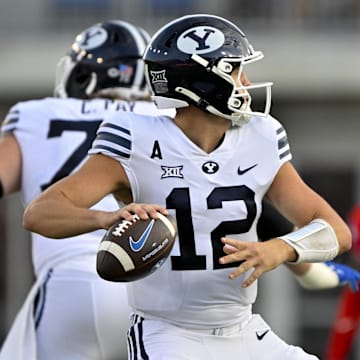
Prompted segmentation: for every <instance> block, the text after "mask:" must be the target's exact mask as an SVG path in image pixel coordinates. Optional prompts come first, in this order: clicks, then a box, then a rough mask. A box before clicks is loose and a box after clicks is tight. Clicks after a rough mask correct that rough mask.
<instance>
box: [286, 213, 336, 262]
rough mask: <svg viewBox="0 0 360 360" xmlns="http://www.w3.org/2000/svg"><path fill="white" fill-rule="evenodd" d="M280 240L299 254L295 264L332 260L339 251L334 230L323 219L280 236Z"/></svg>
mask: <svg viewBox="0 0 360 360" xmlns="http://www.w3.org/2000/svg"><path fill="white" fill-rule="evenodd" d="M279 239H282V240H284V241H285V242H286V243H287V244H289V245H290V246H291V247H293V248H294V249H295V251H296V252H297V254H298V258H297V260H296V261H294V263H303V262H323V261H327V260H332V259H333V258H334V257H335V256H336V255H337V254H338V251H339V243H338V241H337V237H336V234H335V232H334V230H333V228H332V227H331V225H330V224H328V223H327V222H326V221H325V220H322V219H315V220H313V221H311V222H310V223H309V224H308V225H305V226H303V227H302V228H300V229H298V230H296V231H293V232H291V233H289V234H286V235H284V236H279Z"/></svg>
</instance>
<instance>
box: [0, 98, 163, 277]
mask: <svg viewBox="0 0 360 360" xmlns="http://www.w3.org/2000/svg"><path fill="white" fill-rule="evenodd" d="M118 111H129V112H132V111H134V112H138V113H140V114H149V113H150V114H154V113H155V114H157V113H159V112H158V111H157V110H156V107H155V106H154V105H153V103H151V102H145V101H141V102H126V101H112V100H106V99H94V100H78V99H71V98H69V99H58V98H45V99H40V100H31V101H25V102H19V103H18V104H16V105H15V106H13V107H12V108H11V109H10V111H9V113H8V115H7V117H6V118H5V121H4V123H3V124H2V128H1V132H2V134H6V133H13V134H14V136H15V137H16V139H17V141H18V143H19V145H20V148H21V154H22V182H21V184H22V193H23V199H24V202H25V206H26V205H28V204H29V203H30V202H31V201H32V200H33V199H34V198H35V197H36V196H37V195H39V194H40V192H42V191H43V190H44V189H46V188H47V187H49V186H50V185H51V184H53V183H54V182H55V181H57V180H59V179H61V178H63V177H64V176H67V175H69V174H70V173H71V172H73V171H74V170H75V169H77V168H78V167H79V165H80V164H81V163H82V161H83V160H84V158H85V157H86V155H87V152H88V150H89V148H90V147H91V144H92V141H93V140H94V138H95V136H96V131H97V128H98V126H99V125H100V123H101V122H102V120H103V117H104V114H105V113H113V112H118ZM34 139H36V140H34ZM118 207H119V206H118V204H117V203H116V202H115V200H114V199H113V197H112V196H109V197H107V198H106V199H104V200H103V201H101V202H100V203H98V204H97V205H96V208H100V209H104V210H108V211H112V210H115V209H117V208H118ZM103 234H104V231H103V230H99V231H95V232H92V233H88V234H84V235H81V236H77V237H74V238H68V239H66V241H60V240H54V239H47V238H45V237H43V236H41V235H39V234H32V257H33V264H34V269H35V272H36V274H37V275H38V273H39V272H40V270H41V269H42V268H43V267H46V266H47V264H48V263H52V262H53V261H54V260H55V259H61V258H69V257H71V256H77V255H81V254H86V253H94V254H95V253H96V251H97V247H98V244H99V241H100V239H101V237H102V235H103ZM78 265H79V266H80V267H81V264H78ZM92 265H93V264H92ZM83 266H84V268H87V267H88V266H89V265H88V264H87V263H86V261H85V260H84V264H83Z"/></svg>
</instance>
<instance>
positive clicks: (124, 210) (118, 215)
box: [100, 203, 168, 229]
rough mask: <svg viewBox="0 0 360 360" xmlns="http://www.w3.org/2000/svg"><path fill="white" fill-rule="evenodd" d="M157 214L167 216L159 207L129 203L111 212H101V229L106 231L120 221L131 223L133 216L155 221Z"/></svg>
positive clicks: (161, 207)
mask: <svg viewBox="0 0 360 360" xmlns="http://www.w3.org/2000/svg"><path fill="white" fill-rule="evenodd" d="M158 212H160V213H162V214H163V215H168V211H167V210H166V208H164V207H163V206H161V205H156V204H140V203H131V204H128V205H125V206H123V207H121V208H120V209H119V210H116V211H113V212H102V214H100V216H102V217H103V218H102V223H103V228H104V229H108V228H109V227H110V226H112V225H113V224H114V223H115V222H116V221H118V220H120V219H125V220H129V221H131V220H132V216H133V215H134V214H137V215H138V216H139V217H140V219H143V220H147V219H148V218H149V217H151V218H153V219H157V218H158Z"/></svg>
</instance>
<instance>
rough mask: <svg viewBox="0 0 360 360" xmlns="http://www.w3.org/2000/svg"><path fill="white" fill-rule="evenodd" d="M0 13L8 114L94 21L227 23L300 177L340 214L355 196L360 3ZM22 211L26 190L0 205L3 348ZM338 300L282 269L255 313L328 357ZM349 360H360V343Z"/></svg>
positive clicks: (104, 0) (25, 272)
mask: <svg viewBox="0 0 360 360" xmlns="http://www.w3.org/2000/svg"><path fill="white" fill-rule="evenodd" d="M0 8H1V11H0V64H1V66H0V116H1V119H2V118H3V117H4V116H5V114H6V112H7V111H8V109H9V107H10V106H11V105H12V104H14V103H15V102H18V101H20V100H28V99H32V98H40V97H45V96H51V95H52V91H53V83H54V73H55V66H56V63H57V61H58V59H59V58H60V57H61V56H62V55H63V54H64V53H65V52H66V51H67V50H68V49H69V47H70V44H71V42H72V40H73V38H74V35H75V34H77V33H78V32H80V31H81V30H83V29H84V28H85V27H87V26H90V25H93V24H94V23H95V22H99V21H103V20H109V19H123V20H127V21H130V22H134V23H135V24H138V25H140V26H142V27H144V28H145V29H147V30H148V31H149V32H150V33H153V32H154V31H155V30H157V29H158V28H159V27H160V26H162V25H163V24H165V23H166V22H168V21H169V20H171V19H173V18H176V17H178V16H181V15H186V14H192V13H210V14H216V15H220V16H224V17H227V18H228V19H229V20H232V21H233V22H234V23H236V24H237V25H238V26H239V27H240V28H242V30H243V31H244V32H245V33H246V34H247V36H248V39H249V41H250V42H251V43H252V44H253V46H254V48H255V49H259V50H262V51H263V53H264V55H265V58H264V60H262V61H261V64H259V66H258V68H257V70H256V73H255V74H251V77H250V79H252V80H253V81H255V82H256V81H257V80H261V81H267V80H269V81H273V82H274V84H275V85H274V87H273V105H272V114H273V115H274V116H275V117H277V118H278V119H279V120H280V121H281V122H282V123H283V124H284V125H285V127H286V128H287V131H288V138H289V142H290V145H291V146H292V150H293V154H294V159H293V162H294V164H295V165H296V166H297V168H298V170H299V171H300V173H301V174H302V176H303V177H304V178H305V179H306V181H307V182H308V183H309V184H310V185H311V186H312V187H313V188H315V189H316V190H317V191H318V192H319V193H320V194H322V195H324V196H325V197H326V198H327V199H328V201H329V202H330V203H331V204H332V205H333V206H334V207H335V208H336V210H337V211H338V212H339V213H340V214H341V215H342V216H343V217H344V218H345V217H346V215H347V213H348V211H349V210H350V208H351V207H352V206H353V205H354V204H355V203H356V202H357V201H359V199H360V157H359V151H360V141H359V137H360V69H359V67H360V1H359V0H317V1H314V0H312V1H311V0H292V1H288V0H221V1H215V0H207V1H203V0H122V1H120V0H46V1H45V0H31V1H22V0H1V7H0ZM39 166H41V159H39ZM34 171H36V169H34ZM22 211H23V208H22V203H21V195H14V196H11V197H9V198H7V199H3V200H1V201H0V258H1V260H0V341H1V342H2V340H3V339H4V336H5V334H6V333H7V331H8V329H9V326H10V324H11V322H12V321H13V319H14V316H15V314H16V312H17V310H18V309H19V307H20V306H21V304H22V302H23V301H24V298H25V296H26V294H27V291H28V289H29V288H30V286H31V284H32V282H33V272H32V267H31V259H30V241H29V236H28V234H27V233H26V232H25V231H24V230H23V229H22V225H21V221H22ZM338 260H339V261H341V262H346V261H347V258H346V257H345V258H340V259H338ZM339 294H340V289H335V290H327V291H317V292H310V291H305V290H302V289H301V288H300V287H299V286H298V284H297V283H296V282H295V280H294V278H293V277H291V275H289V273H288V272H287V270H285V269H281V268H280V269H277V270H275V271H273V272H271V273H268V274H266V275H264V276H263V277H262V279H261V280H260V288H259V297H258V301H257V303H256V311H259V312H260V313H261V314H262V315H263V317H264V318H265V319H266V320H267V321H268V322H269V323H270V324H271V325H272V327H273V329H274V330H275V331H276V332H277V333H278V334H279V335H280V336H281V337H283V338H284V339H285V340H287V341H289V342H292V343H295V344H299V345H301V346H303V347H305V348H306V350H308V351H309V352H313V353H315V354H317V355H318V356H321V355H322V352H323V350H324V347H325V345H326V341H327V336H328V331H329V327H330V325H331V323H332V321H333V318H334V315H335V309H336V304H337V300H338V295H339ZM359 306H360V304H359ZM350 359H352V360H354V359H360V339H359V337H358V339H357V340H356V343H355V346H354V349H353V351H352V354H351V357H350Z"/></svg>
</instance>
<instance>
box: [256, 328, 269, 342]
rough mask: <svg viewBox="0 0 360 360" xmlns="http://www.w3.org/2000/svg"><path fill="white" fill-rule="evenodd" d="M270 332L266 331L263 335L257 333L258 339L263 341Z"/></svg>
mask: <svg viewBox="0 0 360 360" xmlns="http://www.w3.org/2000/svg"><path fill="white" fill-rule="evenodd" d="M269 331H270V330H266V331H264V332H263V333H260V334H259V333H258V332H256V337H257V339H258V340H262V339H263V338H264V336H265V335H266V334H267V333H268V332H269Z"/></svg>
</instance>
